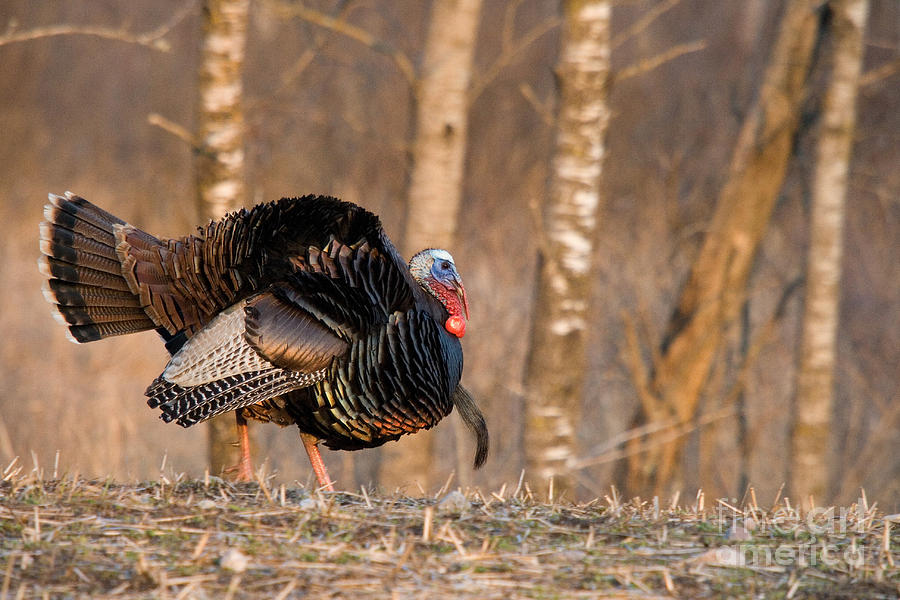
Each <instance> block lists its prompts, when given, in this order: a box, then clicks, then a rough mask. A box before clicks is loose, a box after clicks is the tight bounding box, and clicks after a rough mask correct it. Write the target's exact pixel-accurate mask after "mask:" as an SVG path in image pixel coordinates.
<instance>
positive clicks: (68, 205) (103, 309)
mask: <svg viewBox="0 0 900 600" xmlns="http://www.w3.org/2000/svg"><path fill="white" fill-rule="evenodd" d="M48 198H49V202H48V204H47V205H46V206H45V207H44V219H45V220H44V221H43V222H42V223H41V252H42V253H43V256H41V258H40V260H39V262H38V267H39V268H40V271H41V273H43V274H44V275H45V276H46V277H47V281H46V282H45V283H44V297H45V298H46V299H47V301H48V302H50V303H52V304H54V305H55V308H56V311H57V312H56V316H57V317H58V320H60V321H61V322H62V323H63V324H64V325H66V326H67V327H68V332H69V335H70V338H71V339H72V340H73V341H76V342H92V341H95V340H99V339H102V338H106V337H110V336H114V335H123V334H126V333H133V332H137V331H144V330H147V329H155V328H156V325H155V324H154V323H153V321H152V320H151V319H150V317H149V316H147V313H146V312H145V311H144V309H143V308H142V307H141V302H140V298H139V297H138V296H136V295H134V294H133V293H131V290H130V289H129V286H128V282H127V281H126V280H125V278H124V277H123V275H122V265H121V262H120V261H119V257H118V256H117V255H116V235H115V228H116V227H117V226H122V225H126V223H125V222H124V221H122V220H121V219H119V218H117V217H115V216H113V215H111V214H110V213H108V212H106V211H105V210H103V209H101V208H99V207H97V206H94V205H93V204H91V203H90V202H88V201H87V200H85V199H84V198H80V197H79V196H76V195H74V194H72V193H71V192H66V195H65V197H61V196H57V195H55V194H50V195H49V196H48Z"/></svg>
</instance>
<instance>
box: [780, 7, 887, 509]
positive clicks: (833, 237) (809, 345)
mask: <svg viewBox="0 0 900 600" xmlns="http://www.w3.org/2000/svg"><path fill="white" fill-rule="evenodd" d="M832 10H833V13H834V14H833V20H832V31H833V32H834V40H835V42H834V65H833V71H832V75H831V81H830V84H829V87H828V91H827V93H826V96H825V106H824V110H823V124H822V130H821V133H820V138H819V146H818V156H817V162H816V171H815V174H814V176H813V199H812V213H811V215H810V240H809V249H808V256H807V267H806V298H805V306H804V311H803V338H802V341H801V351H800V369H799V374H798V379H797V397H796V405H795V407H794V411H795V414H794V423H793V430H792V435H791V442H792V445H793V452H792V462H791V485H792V487H793V493H794V495H795V496H796V497H797V498H801V499H803V498H806V497H808V496H810V495H812V496H814V497H815V498H816V500H822V501H824V500H825V498H824V496H825V494H826V493H827V492H828V487H827V486H828V475H829V470H830V469H829V465H828V460H827V459H828V441H829V437H830V434H831V412H832V393H833V382H834V365H835V339H836V336H837V328H838V302H839V299H840V287H839V286H840V279H841V257H842V256H843V237H844V213H845V202H846V197H847V173H848V171H849V169H850V156H851V149H852V147H853V131H854V129H855V126H856V96H857V91H858V88H859V77H860V71H861V69H862V58H863V49H864V47H863V33H864V30H865V26H866V19H867V17H868V12H869V2H868V0H837V1H836V2H833V3H832Z"/></svg>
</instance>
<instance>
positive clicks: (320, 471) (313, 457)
mask: <svg viewBox="0 0 900 600" xmlns="http://www.w3.org/2000/svg"><path fill="white" fill-rule="evenodd" d="M300 439H301V440H303V447H304V448H306V454H308V455H309V464H310V465H312V468H313V472H314V473H315V474H316V480H318V482H319V487H320V488H322V489H324V490H325V491H328V492H333V491H334V486H333V485H332V484H331V477H329V476H328V470H327V469H326V468H325V463H324V462H322V455H321V454H319V446H318V444H319V440H318V438H317V437H316V436H314V435H310V434H308V433H304V432H302V431H301V432H300Z"/></svg>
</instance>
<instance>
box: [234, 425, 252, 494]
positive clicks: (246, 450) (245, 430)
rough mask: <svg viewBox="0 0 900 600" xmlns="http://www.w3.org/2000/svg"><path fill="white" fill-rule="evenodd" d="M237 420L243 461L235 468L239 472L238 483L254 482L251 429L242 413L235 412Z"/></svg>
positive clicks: (236, 477)
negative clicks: (251, 458) (251, 457)
mask: <svg viewBox="0 0 900 600" xmlns="http://www.w3.org/2000/svg"><path fill="white" fill-rule="evenodd" d="M234 416H235V419H236V420H237V430H238V439H239V441H240V446H241V459H240V462H238V464H237V465H235V466H234V467H233V468H235V469H236V470H237V475H236V476H235V479H236V480H237V481H253V462H252V461H251V460H250V428H249V427H248V426H247V419H245V418H244V417H242V416H241V413H240V411H235V413H234Z"/></svg>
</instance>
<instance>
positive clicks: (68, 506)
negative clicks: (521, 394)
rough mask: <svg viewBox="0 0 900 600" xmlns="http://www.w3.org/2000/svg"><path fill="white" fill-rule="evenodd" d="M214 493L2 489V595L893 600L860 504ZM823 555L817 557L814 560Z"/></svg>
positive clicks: (876, 521) (72, 481)
mask: <svg viewBox="0 0 900 600" xmlns="http://www.w3.org/2000/svg"><path fill="white" fill-rule="evenodd" d="M269 481H271V478H269V479H267V478H266V477H265V476H264V475H263V474H260V476H259V481H258V482H257V483H252V484H230V483H227V482H224V481H222V480H220V479H218V478H207V479H206V480H205V481H204V480H197V481H194V480H190V481H188V480H184V479H183V478H182V477H176V476H169V477H167V476H161V477H160V479H159V480H158V481H152V482H145V483H138V484H122V483H116V482H114V481H112V480H108V481H96V480H94V481H88V480H84V479H81V478H79V477H78V476H77V475H74V476H63V477H60V478H56V479H51V478H47V479H45V478H44V477H43V475H42V473H41V472H40V471H39V470H37V469H35V470H32V471H31V472H30V473H26V472H25V470H24V469H22V468H21V467H18V466H17V464H16V463H15V462H14V463H13V464H12V465H10V466H9V467H7V468H6V470H5V471H3V473H2V482H0V581H2V584H0V585H2V587H0V600H5V599H7V598H31V597H35V598H42V597H43V598H57V597H67V598H77V597H92V598H96V597H108V598H151V597H152V598H250V597H267V598H281V599H284V598H300V597H314V598H318V597H337V598H343V597H351V596H353V597H358V598H437V597H454V598H582V597H598V596H614V597H640V598H645V597H695V598H696V597H704V596H716V597H717V596H723V595H724V596H730V597H766V598H769V597H784V598H803V597H807V598H808V597H816V598H822V597H828V598H854V597H867V598H877V597H884V598H894V597H896V596H897V593H898V589H900V587H898V586H900V570H898V568H897V567H895V562H896V561H898V560H900V556H898V550H900V546H898V545H897V544H896V543H894V542H893V540H892V539H891V535H890V523H891V522H893V519H894V518H895V517H897V518H898V519H900V515H893V516H884V515H880V514H879V513H878V512H877V509H876V507H874V506H868V504H867V502H866V500H865V498H864V497H863V498H861V499H860V502H859V503H858V504H855V505H853V506H850V507H847V508H845V509H840V508H837V509H835V510H834V511H833V512H831V513H828V512H826V511H825V510H823V509H817V510H816V511H813V512H812V513H810V512H809V511H801V510H798V509H797V508H796V507H793V506H791V504H790V503H789V502H788V501H786V500H781V501H779V502H777V503H776V505H775V506H773V507H768V508H763V507H760V506H759V505H758V504H757V502H756V500H755V498H754V497H753V495H752V494H751V495H749V497H748V498H747V499H745V501H744V502H742V503H740V506H738V505H737V503H730V502H725V501H718V502H716V503H715V504H714V505H713V506H708V505H706V503H705V501H704V498H703V496H702V494H701V495H699V496H698V497H697V498H696V499H694V501H693V503H692V504H691V505H690V506H678V502H677V498H676V499H674V500H673V501H672V502H671V503H669V505H667V506H660V503H659V502H658V501H656V500H654V501H645V502H642V501H640V500H632V501H628V502H624V501H622V500H621V499H620V498H618V497H617V496H616V495H615V493H614V491H613V493H611V495H609V496H607V497H605V498H603V499H602V500H601V499H597V500H594V501H592V502H589V503H587V504H582V505H573V504H565V503H553V504H548V503H543V502H540V501H538V500H536V499H535V498H534V497H533V496H532V494H531V492H530V491H529V489H528V486H527V484H521V483H520V485H519V486H518V488H517V489H516V490H507V489H505V488H502V489H501V490H500V491H498V492H494V493H489V494H485V493H483V492H480V491H478V490H474V491H468V492H466V493H465V494H462V493H460V492H451V493H450V494H447V495H442V496H441V498H440V499H438V498H410V497H406V496H402V495H392V496H384V495H376V494H374V493H373V492H371V491H369V490H361V492H360V494H350V493H335V494H324V493H321V492H318V491H316V490H307V489H304V488H299V487H298V488H286V487H284V486H274V485H270V483H269ZM810 549H812V551H810Z"/></svg>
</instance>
